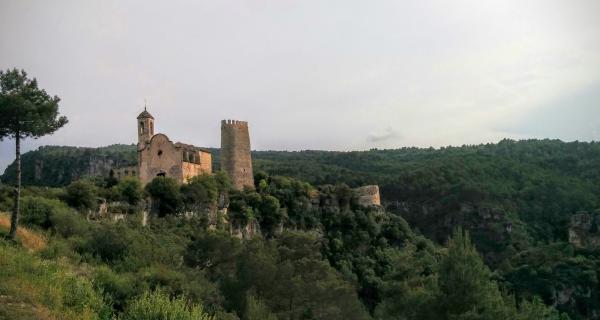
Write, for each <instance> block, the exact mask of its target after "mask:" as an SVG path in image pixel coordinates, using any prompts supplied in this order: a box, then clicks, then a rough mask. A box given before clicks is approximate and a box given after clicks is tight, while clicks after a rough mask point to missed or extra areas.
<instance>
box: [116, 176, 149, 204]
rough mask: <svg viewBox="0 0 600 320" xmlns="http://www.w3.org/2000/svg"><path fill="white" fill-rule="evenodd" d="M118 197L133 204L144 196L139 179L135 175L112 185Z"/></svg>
mask: <svg viewBox="0 0 600 320" xmlns="http://www.w3.org/2000/svg"><path fill="white" fill-rule="evenodd" d="M114 189H115V191H116V193H117V195H118V196H119V199H120V200H122V201H125V202H127V203H128V204H130V205H132V206H135V205H137V204H138V203H139V202H140V201H141V200H142V199H143V198H144V190H143V189H142V184H141V182H140V179H138V178H136V177H126V178H124V179H122V180H121V181H119V183H118V184H117V185H116V186H114Z"/></svg>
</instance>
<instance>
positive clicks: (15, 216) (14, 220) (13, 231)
mask: <svg viewBox="0 0 600 320" xmlns="http://www.w3.org/2000/svg"><path fill="white" fill-rule="evenodd" d="M15 137H16V139H15V141H16V148H15V149H16V152H15V153H16V159H15V165H16V167H17V185H16V187H15V206H14V208H13V212H12V215H11V217H10V232H9V234H8V238H9V239H11V240H14V239H15V237H16V235H17V226H18V224H19V211H20V209H21V134H20V133H19V132H17V134H16V135H15Z"/></svg>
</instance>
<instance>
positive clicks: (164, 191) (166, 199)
mask: <svg viewBox="0 0 600 320" xmlns="http://www.w3.org/2000/svg"><path fill="white" fill-rule="evenodd" d="M146 192H148V194H150V196H151V197H152V201H153V203H152V205H153V207H154V208H156V210H157V211H158V214H159V216H161V217H162V216H165V215H168V214H174V213H176V212H177V211H178V210H179V209H181V207H182V206H183V198H182V196H181V193H180V192H179V186H178V185H177V181H175V179H173V178H170V177H156V178H154V179H153V180H152V181H151V182H150V183H148V184H147V185H146Z"/></svg>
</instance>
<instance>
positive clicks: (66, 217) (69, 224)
mask: <svg viewBox="0 0 600 320" xmlns="http://www.w3.org/2000/svg"><path fill="white" fill-rule="evenodd" d="M50 224H51V226H52V227H51V228H52V230H53V231H54V232H56V233H58V234H60V235H61V236H63V237H65V238H68V237H72V236H75V235H84V234H86V233H87V231H88V228H89V224H88V222H87V221H85V219H83V217H82V216H81V215H80V214H79V213H77V212H74V211H73V210H68V211H63V210H59V211H56V212H54V213H53V214H52V215H51V216H50Z"/></svg>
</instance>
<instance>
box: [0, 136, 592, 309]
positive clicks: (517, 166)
mask: <svg viewBox="0 0 600 320" xmlns="http://www.w3.org/2000/svg"><path fill="white" fill-rule="evenodd" d="M55 148H56V150H60V149H61V148H60V147H55ZM111 148H116V149H115V150H117V149H118V150H121V151H122V152H123V153H122V155H123V156H122V157H123V158H122V159H126V158H127V157H128V156H126V155H127V154H129V153H128V152H131V150H129V149H131V147H130V146H116V147H111ZM50 149H52V148H50ZM109 149H110V148H109ZM86 150H88V151H86V152H90V153H91V154H88V155H87V156H86V157H88V158H89V157H91V158H94V157H96V155H95V153H94V152H96V151H95V150H94V149H86ZM128 150H129V151H128ZM53 152H54V153H53V155H50V154H49V153H46V152H45V151H44V150H43V149H42V150H38V151H35V152H32V153H28V154H25V155H23V166H24V168H26V166H27V165H29V164H28V163H31V162H30V161H31V160H28V159H34V161H38V162H39V161H42V162H44V166H46V164H45V163H48V162H47V161H55V162H53V163H55V164H56V165H57V171H55V172H62V175H63V177H66V176H69V174H67V173H68V172H70V171H69V170H70V169H69V168H68V167H67V166H66V165H65V166H63V165H62V164H61V163H62V162H61V160H60V159H62V156H61V155H60V152H59V151H53ZM77 152H79V151H77ZM102 152H105V151H102ZM214 155H215V163H218V152H217V150H215V152H214ZM78 157H79V156H77V155H74V156H73V158H69V159H71V160H69V161H71V162H70V163H71V164H74V163H81V167H86V166H88V165H89V162H86V161H87V160H86V159H84V158H83V157H79V158H78ZM108 157H109V158H110V156H108ZM253 157H254V164H255V168H256V191H245V192H235V191H230V190H228V185H227V183H226V181H225V180H226V179H223V177H222V176H221V177H220V176H219V175H217V177H215V178H212V177H200V178H198V179H195V180H194V181H192V182H191V183H190V184H188V185H184V186H182V187H181V188H180V187H178V186H176V185H175V184H173V183H172V182H171V181H168V179H164V178H161V179H156V180H155V181H154V182H153V183H152V184H150V185H148V187H147V188H146V189H145V190H141V187H140V186H139V185H136V183H135V182H133V181H128V180H125V181H123V182H120V183H119V184H116V185H115V183H116V182H115V181H110V180H103V179H89V180H80V181H78V182H73V184H72V185H70V186H69V185H68V184H70V182H71V180H69V179H65V180H60V181H61V182H60V183H54V184H53V185H55V186H59V187H60V188H50V189H47V188H38V187H30V188H28V189H27V190H26V191H25V197H24V206H25V208H24V210H25V211H26V212H25V213H24V216H23V220H24V222H25V223H27V224H28V225H29V226H31V227H32V228H34V229H36V230H39V231H40V232H42V233H44V234H47V235H48V237H49V245H48V248H46V249H45V250H43V251H41V252H40V253H39V254H38V255H40V256H41V257H42V258H44V259H50V260H52V261H55V260H60V259H61V258H60V257H67V258H68V261H69V263H71V264H73V265H76V266H80V265H88V266H90V269H91V270H93V272H92V273H91V275H90V278H91V280H92V283H94V284H95V286H96V287H95V290H98V292H101V293H102V296H103V303H104V304H105V305H107V306H108V308H109V309H110V310H111V312H112V313H115V314H121V313H123V314H125V312H126V310H129V309H128V308H131V305H132V303H133V302H132V301H134V300H135V299H146V300H144V301H148V299H150V295H154V296H158V297H159V298H160V295H163V296H164V295H167V298H169V299H170V300H173V301H175V303H176V302H177V301H179V302H180V303H181V302H183V303H184V305H185V303H191V304H192V306H191V308H188V309H187V310H188V311H190V310H192V309H193V307H194V306H197V307H199V308H203V310H202V312H205V313H207V314H210V315H214V316H216V317H217V318H224V319H228V318H231V319H235V317H239V318H241V319H279V318H281V319H313V318H314V319H324V318H334V319H335V318H342V317H344V318H352V319H354V318H357V319H363V318H369V317H374V318H377V319H488V318H489V319H503V318H504V319H538V318H540V319H543V318H548V319H553V318H557V317H559V315H558V314H557V312H565V313H567V314H568V315H569V316H570V317H571V319H597V318H599V317H600V302H599V301H600V284H599V282H598V278H599V276H600V275H599V274H598V273H599V271H598V270H600V251H599V250H598V248H594V247H580V246H573V245H572V244H570V243H569V242H568V231H569V223H570V219H571V216H572V215H573V214H575V213H578V212H582V211H585V212H588V213H590V214H591V215H592V224H593V227H592V231H594V232H597V229H598V228H597V226H598V225H600V211H599V210H598V209H600V189H599V188H600V186H599V185H598V184H597V181H600V144H598V143H577V142H576V143H563V142H560V141H550V140H544V141H538V140H532V141H521V142H515V141H510V140H505V141H502V142H500V143H498V144H493V145H492V144H490V145H480V146H464V147H453V148H442V149H416V148H407V149H399V150H371V151H364V152H324V151H303V152H276V151H262V152H255V153H253ZM76 159H79V160H76ZM133 160H135V158H134V157H133ZM28 161H29V162H28ZM76 161H81V162H76ZM113 161H114V160H113ZM72 167H73V168H77V166H76V165H72ZM33 168H35V166H33ZM73 170H79V169H73ZM27 171H28V169H25V171H24V174H26V173H27ZM88 171H89V170H88ZM77 172H83V171H81V170H79V171H77ZM264 172H268V173H269V174H266V173H264ZM44 174H45V173H43V174H41V177H42V178H43V179H41V180H40V179H37V182H36V180H24V181H29V182H30V183H32V182H33V183H32V184H37V185H42V184H45V183H46V181H45V180H44V179H51V180H52V181H59V180H58V179H56V177H55V176H52V174H50V175H47V176H46V175H44ZM83 175H85V174H80V175H79V174H78V175H74V176H83ZM284 176H287V178H286V177H284ZM24 178H25V176H24ZM5 179H6V180H5ZM3 181H10V168H9V170H7V172H6V173H5V175H4V176H3ZM364 184H379V185H380V186H381V190H382V195H383V201H384V204H385V209H384V210H377V209H372V208H371V209H369V208H362V207H359V206H357V205H356V204H355V203H354V201H353V197H352V192H351V190H350V188H349V187H348V186H351V187H354V186H359V185H364ZM65 185H66V187H64V188H63V186H65ZM223 193H225V194H226V195H227V197H226V198H227V199H226V201H227V202H228V203H229V209H230V211H229V213H228V217H227V219H228V220H229V221H228V223H229V224H226V223H225V220H226V219H224V217H220V216H218V215H217V217H216V220H217V224H216V230H214V231H208V229H209V228H208V224H209V220H211V219H213V218H214V217H209V216H210V214H208V213H207V212H209V211H210V208H215V207H217V206H218V202H219V201H220V197H219V195H220V194H223ZM315 194H317V195H319V196H317V197H316V198H315ZM97 197H102V198H104V199H108V200H109V201H120V202H121V203H122V204H123V207H122V208H123V210H122V211H123V212H128V213H129V215H128V218H127V219H126V220H125V221H121V222H118V223H112V222H107V221H93V222H88V221H86V220H85V219H84V217H85V216H84V215H82V213H87V212H89V210H96V208H95V206H96V199H97ZM146 197H153V198H154V199H155V200H157V201H153V203H155V204H157V205H158V207H157V209H158V211H159V215H160V216H162V217H161V218H157V219H151V220H150V224H149V225H148V226H146V227H142V226H141V225H140V223H139V221H140V220H141V219H139V217H138V216H137V215H136V214H138V212H139V207H140V201H143V199H144V198H146ZM2 206H4V207H2ZM9 208H10V190H9V189H8V188H4V189H0V210H5V211H6V210H8V209H9ZM207 208H208V209H207ZM76 212H82V213H76ZM178 212H188V213H190V212H191V213H194V218H189V219H188V220H186V219H183V218H180V217H177V213H178ZM249 224H256V225H258V226H260V229H261V230H262V236H257V237H254V238H253V239H252V240H247V241H240V240H238V239H237V238H232V237H231V236H230V235H229V233H230V227H232V228H234V229H236V228H240V227H243V226H246V225H249ZM282 227H283V228H282ZM459 227H460V228H463V229H464V230H468V231H469V232H468V234H467V233H465V232H461V231H456V230H458V228H459ZM210 229H212V227H211V228H210ZM448 238H452V241H450V242H448ZM471 239H472V243H471ZM474 248H477V251H479V252H480V254H481V256H480V255H478V254H477V253H476V252H475V249H474ZM482 258H483V259H482ZM482 261H483V262H485V264H484V263H483V262H482ZM465 271H468V277H466V278H464V276H463V278H461V275H464V274H465ZM156 290H158V291H156ZM461 290H462V291H461ZM465 290H466V291H465ZM1 294H3V293H2V292H0V295H1ZM154 296H153V297H154ZM163 298H164V297H163ZM169 299H167V300H169ZM178 299H179V300H178ZM181 299H183V300H181ZM163 300H164V299H163ZM549 305H555V306H556V309H557V311H556V310H552V309H550V308H548V307H547V306H549ZM542 314H545V315H546V316H542Z"/></svg>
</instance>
